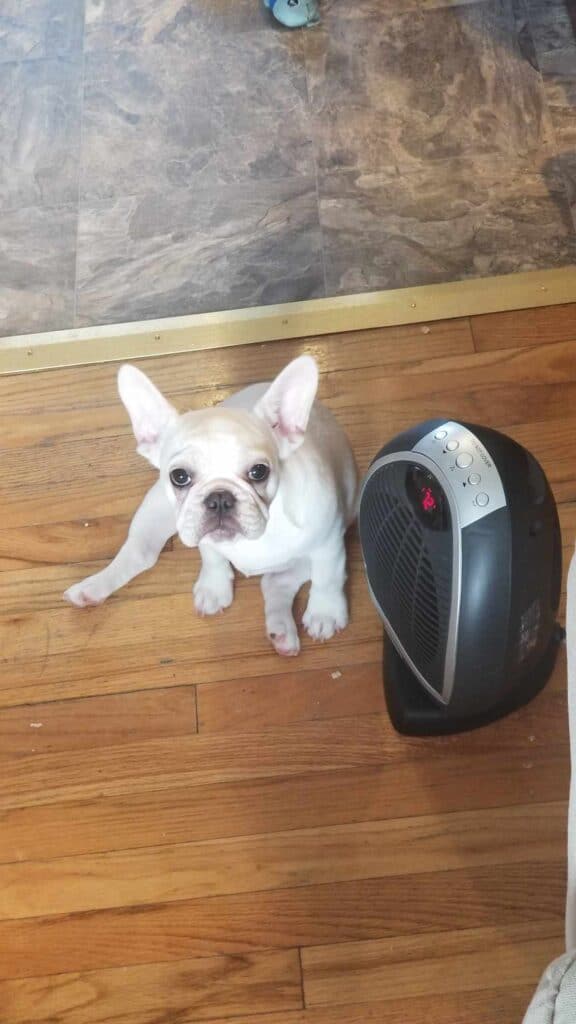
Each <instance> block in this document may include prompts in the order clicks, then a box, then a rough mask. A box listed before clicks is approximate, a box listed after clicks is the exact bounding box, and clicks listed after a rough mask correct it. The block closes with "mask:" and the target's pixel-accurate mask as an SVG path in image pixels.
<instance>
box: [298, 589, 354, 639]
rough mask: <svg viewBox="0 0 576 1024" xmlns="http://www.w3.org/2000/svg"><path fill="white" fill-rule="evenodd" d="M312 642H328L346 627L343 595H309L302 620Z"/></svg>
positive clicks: (346, 611) (346, 613) (346, 609)
mask: <svg viewBox="0 0 576 1024" xmlns="http://www.w3.org/2000/svg"><path fill="white" fill-rule="evenodd" d="M302 621H303V623H304V627H305V629H306V632H307V633H308V636H311V637H312V639H313V640H330V639H331V637H333V636H334V634H335V633H339V632H340V630H342V629H345V628H346V626H347V625H348V605H347V604H346V598H345V597H344V594H314V593H311V594H310V600H309V601H308V607H307V608H306V611H305V612H304V617H303V619H302Z"/></svg>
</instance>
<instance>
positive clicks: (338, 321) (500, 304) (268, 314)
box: [0, 266, 576, 374]
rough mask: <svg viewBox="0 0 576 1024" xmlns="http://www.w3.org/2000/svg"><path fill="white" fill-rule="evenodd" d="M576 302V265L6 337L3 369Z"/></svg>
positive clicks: (0, 350)
mask: <svg viewBox="0 0 576 1024" xmlns="http://www.w3.org/2000/svg"><path fill="white" fill-rule="evenodd" d="M567 302H576V266H570V267H564V268H561V269H558V270H544V271H531V272H527V273H521V274H510V275H507V276H504V277H488V278H475V279H472V280H466V281H456V282H454V283H449V284H433V285H422V286H420V287H417V288H401V289H395V290H394V291H385V292H370V293H364V294H359V295H344V296H337V297H335V298H330V299H310V300H306V301H304V302H289V303H284V304H282V305H276V306H257V307H253V308H250V309H235V310H227V311H224V312H220V313H197V314H194V315H192V316H179V317H168V318H166V319H163V320H141V321H138V322H137V323H126V324H112V325H107V326H103V327H82V328H73V329H70V330H65V331H48V332H46V333H43V334H26V335H14V336H12V337H6V338H0V374H10V373H24V372H27V371H34V370H47V369H56V368H58V367H63V366H84V365H89V364H94V363H106V362H116V361H124V360H129V359H143V358H147V357H152V356H161V355H169V354H171V353H177V352H198V351H202V350H205V349H214V348H228V347H231V346H234V345H250V344H262V343H263V342H267V341H278V340H280V339H291V338H309V337H314V336H316V335H326V334H340V333H343V332H344V331H358V330H367V329H370V328H375V327H391V326H397V325H401V324H410V323H422V322H425V321H432V320H449V319H452V318H454V317H463V316H475V315H478V314H481V313H497V312H504V311H510V310H515V309H530V308H534V307H537V306H549V305H558V304H560V303H567Z"/></svg>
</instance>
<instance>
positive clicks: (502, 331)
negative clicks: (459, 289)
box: [470, 303, 576, 352]
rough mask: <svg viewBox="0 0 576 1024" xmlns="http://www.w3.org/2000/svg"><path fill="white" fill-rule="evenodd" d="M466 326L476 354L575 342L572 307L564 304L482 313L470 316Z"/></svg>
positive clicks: (575, 322) (575, 317)
mask: <svg viewBox="0 0 576 1024" xmlns="http://www.w3.org/2000/svg"><path fill="white" fill-rule="evenodd" d="M470 326H471V328H472V336H473V338H474V346H475V348H476V350H477V351H478V352H488V351H492V350H493V349H503V348H516V346H520V345H526V346H534V345H546V344H554V342H557V341H576V306H575V305H574V304H573V303H567V304H566V305H562V306H541V307H540V308H539V309H517V310H513V311H512V312H509V313H486V314H484V315H483V316H473V317H470Z"/></svg>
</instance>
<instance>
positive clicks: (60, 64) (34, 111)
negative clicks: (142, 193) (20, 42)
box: [0, 57, 82, 210]
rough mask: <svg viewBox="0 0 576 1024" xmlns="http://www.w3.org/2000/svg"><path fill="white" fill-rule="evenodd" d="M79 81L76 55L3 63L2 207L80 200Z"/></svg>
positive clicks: (0, 103)
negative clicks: (71, 58) (74, 58)
mask: <svg viewBox="0 0 576 1024" xmlns="http://www.w3.org/2000/svg"><path fill="white" fill-rule="evenodd" d="M81 85H82V66H81V63H80V62H79V61H77V60H70V59H68V58H61V57H53V58H48V59H45V60H28V61H18V62H12V63H5V64H0V210H6V209H14V208H15V207H17V206H25V205H28V204H30V203H40V204H42V205H55V204H61V203H69V202H74V201H76V199H77V196H78V172H79V158H80V114H81Z"/></svg>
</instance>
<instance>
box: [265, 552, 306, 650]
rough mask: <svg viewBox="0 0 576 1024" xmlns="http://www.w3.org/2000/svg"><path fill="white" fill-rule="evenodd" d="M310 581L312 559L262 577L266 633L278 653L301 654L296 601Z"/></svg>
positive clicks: (302, 560) (304, 559)
mask: <svg viewBox="0 0 576 1024" xmlns="http://www.w3.org/2000/svg"><path fill="white" fill-rule="evenodd" d="M309 579H310V560H309V559H308V558H301V559H299V560H298V561H297V562H295V563H294V565H293V566H292V567H291V568H290V569H286V570H285V571H284V572H270V573H266V574H265V575H264V576H263V577H262V593H263V595H264V613H265V616H266V632H267V634H268V636H269V637H270V640H271V641H272V643H273V644H274V647H275V649H276V651H277V652H278V654H282V655H284V656H286V657H289V656H290V655H294V654H298V652H299V650H300V640H299V639H298V630H297V628H296V623H295V621H294V616H293V614H292V605H293V604H294V598H295V597H296V594H297V593H298V591H299V590H300V587H301V586H303V584H304V583H307V582H308V580H309Z"/></svg>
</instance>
